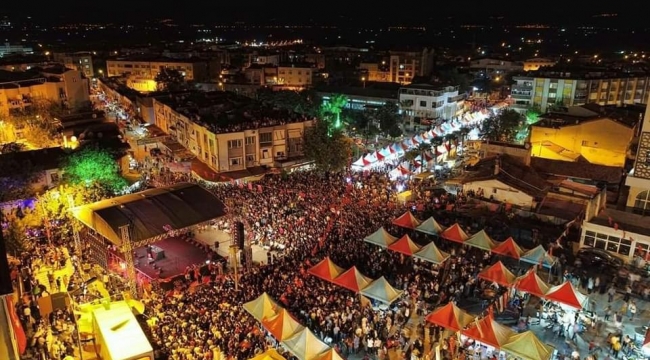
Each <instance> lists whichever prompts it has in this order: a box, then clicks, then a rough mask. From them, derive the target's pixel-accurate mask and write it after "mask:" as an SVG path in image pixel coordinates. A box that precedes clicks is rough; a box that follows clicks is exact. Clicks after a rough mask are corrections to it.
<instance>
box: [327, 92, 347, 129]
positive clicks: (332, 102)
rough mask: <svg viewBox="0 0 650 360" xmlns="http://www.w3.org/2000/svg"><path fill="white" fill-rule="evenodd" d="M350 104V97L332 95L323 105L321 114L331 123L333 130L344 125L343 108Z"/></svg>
mask: <svg viewBox="0 0 650 360" xmlns="http://www.w3.org/2000/svg"><path fill="white" fill-rule="evenodd" d="M347 104H348V97H347V96H345V95H341V94H332V95H331V96H330V98H329V99H327V100H326V101H325V102H323V104H322V105H321V112H322V115H323V117H324V118H326V119H328V121H329V122H330V127H331V128H332V129H340V128H342V126H343V124H342V123H341V113H342V112H343V108H345V106H346V105H347Z"/></svg>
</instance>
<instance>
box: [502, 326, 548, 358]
mask: <svg viewBox="0 0 650 360" xmlns="http://www.w3.org/2000/svg"><path fill="white" fill-rule="evenodd" d="M501 350H503V351H505V352H507V353H509V354H511V355H512V356H514V357H518V358H520V359H524V360H549V359H550V358H551V356H552V355H553V347H552V346H550V345H547V344H544V343H543V342H541V341H540V340H539V339H538V338H537V336H535V334H533V332H532V331H526V332H523V333H521V334H517V335H513V336H512V337H511V338H510V339H509V340H508V342H507V343H506V344H504V345H503V346H501Z"/></svg>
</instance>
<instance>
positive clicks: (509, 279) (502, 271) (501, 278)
mask: <svg viewBox="0 0 650 360" xmlns="http://www.w3.org/2000/svg"><path fill="white" fill-rule="evenodd" d="M478 277H479V278H481V279H484V280H487V281H492V282H495V283H497V284H499V285H502V286H510V285H512V284H514V283H515V281H516V280H517V277H516V276H515V274H513V273H512V272H511V271H510V270H508V268H506V267H505V265H503V263H502V262H501V261H499V262H497V263H496V264H494V265H492V266H490V267H488V268H486V269H485V270H483V271H481V272H480V273H479V274H478Z"/></svg>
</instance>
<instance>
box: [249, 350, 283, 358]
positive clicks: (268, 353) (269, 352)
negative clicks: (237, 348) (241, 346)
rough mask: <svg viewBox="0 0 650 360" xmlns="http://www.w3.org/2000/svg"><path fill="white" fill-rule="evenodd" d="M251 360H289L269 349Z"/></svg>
mask: <svg viewBox="0 0 650 360" xmlns="http://www.w3.org/2000/svg"><path fill="white" fill-rule="evenodd" d="M249 360H287V359H285V357H284V356H282V355H280V353H279V352H278V351H277V350H275V349H274V348H269V349H268V350H266V351H265V352H263V353H261V354H259V355H257V356H255V357H252V358H250V359H249Z"/></svg>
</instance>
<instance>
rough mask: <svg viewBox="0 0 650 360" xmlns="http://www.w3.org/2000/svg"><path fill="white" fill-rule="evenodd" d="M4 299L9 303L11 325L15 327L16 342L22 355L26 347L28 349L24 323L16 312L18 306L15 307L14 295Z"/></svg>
mask: <svg viewBox="0 0 650 360" xmlns="http://www.w3.org/2000/svg"><path fill="white" fill-rule="evenodd" d="M4 300H5V301H6V303H7V311H8V312H9V319H10V320H11V327H12V328H13V331H14V336H15V337H16V342H17V343H18V351H19V352H20V354H21V355H22V354H24V353H25V349H27V336H26V335H25V330H24V329H23V325H22V324H21V323H20V320H19V319H18V315H17V314H16V308H15V307H14V301H13V299H12V297H11V296H5V298H4Z"/></svg>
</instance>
